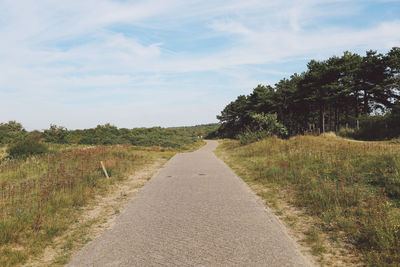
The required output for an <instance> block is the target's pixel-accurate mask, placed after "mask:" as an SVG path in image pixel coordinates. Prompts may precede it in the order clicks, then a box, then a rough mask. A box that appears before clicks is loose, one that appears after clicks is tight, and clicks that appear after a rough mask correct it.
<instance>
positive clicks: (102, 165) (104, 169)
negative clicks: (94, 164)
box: [100, 161, 110, 179]
mask: <svg viewBox="0 0 400 267" xmlns="http://www.w3.org/2000/svg"><path fill="white" fill-rule="evenodd" d="M100 164H101V167H102V168H103V172H104V174H105V175H106V177H107V178H108V179H110V176H108V173H107V169H106V166H104V162H103V161H100Z"/></svg>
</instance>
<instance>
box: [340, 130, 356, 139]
mask: <svg viewBox="0 0 400 267" xmlns="http://www.w3.org/2000/svg"><path fill="white" fill-rule="evenodd" d="M354 133H355V130H354V129H352V128H340V129H339V131H338V132H337V133H336V134H337V135H338V136H341V137H345V138H354Z"/></svg>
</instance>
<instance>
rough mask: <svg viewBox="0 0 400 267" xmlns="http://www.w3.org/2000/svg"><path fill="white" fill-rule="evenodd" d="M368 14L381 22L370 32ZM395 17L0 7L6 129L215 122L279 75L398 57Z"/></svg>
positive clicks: (281, 9) (355, 4)
mask: <svg viewBox="0 0 400 267" xmlns="http://www.w3.org/2000/svg"><path fill="white" fill-rule="evenodd" d="M371 6H374V7H378V10H376V12H375V13H376V14H378V15H379V14H381V16H380V17H378V16H377V15H376V14H375V15H376V16H377V17H375V18H374V21H375V22H374V23H372V24H371V23H363V22H364V21H365V22H367V21H368V22H369V21H370V18H369V17H368V16H369V14H367V9H368V8H369V7H371ZM375 9H376V8H375ZM389 11H391V12H389ZM395 11H398V12H395ZM390 14H391V15H390ZM396 14H400V1H388V0H381V1H380V0H375V1H373V0H368V1H365V0H364V1H361V0H351V1H348V0H346V1H345V0H325V1H317V0H303V1H299V0H287V1H265V0H248V1H242V0H240V1H239V0H230V1H228V0H221V1H217V2H207V1H200V0H191V1H184V0H148V1H112V0H88V1H75V0H71V1H63V2H59V1H58V2H57V1H56V2H55V1H50V0H39V1H33V0H24V1H13V0H3V1H1V2H0V36H1V42H0V58H1V60H0V73H1V75H0V99H1V102H2V104H1V105H0V121H6V120H10V119H17V120H19V121H21V122H22V123H23V124H25V125H27V127H29V128H45V127H48V125H49V124H50V123H59V124H62V125H65V126H67V127H70V128H76V127H91V126H95V125H96V124H97V123H102V122H104V121H105V120H108V121H110V122H112V123H115V124H117V125H118V126H121V127H122V126H123V127H134V126H141V125H145V126H150V125H163V126H167V125H179V124H196V123H205V122H210V121H215V115H216V114H215V113H216V112H218V111H219V110H220V109H221V108H223V106H224V105H225V104H226V103H227V102H229V101H230V100H232V98H234V97H236V95H237V94H239V93H247V92H249V90H250V89H251V87H252V86H256V85H257V84H258V83H265V82H270V83H274V82H276V81H277V79H278V78H277V77H279V75H281V76H287V75H289V74H288V72H287V71H286V70H282V69H279V67H277V68H276V69H275V68H274V65H273V64H277V66H279V65H281V64H286V65H290V64H292V63H291V62H294V61H296V62H298V61H299V60H304V61H306V60H308V59H310V58H322V57H326V56H330V55H332V54H337V53H341V52H342V51H344V50H351V51H355V52H362V51H364V50H366V49H378V50H382V51H385V50H387V49H389V48H390V47H392V46H398V45H399V44H400V35H399V30H398V29H400V16H398V15H396ZM344 22H346V23H344ZM296 71H298V72H300V71H302V69H299V70H296Z"/></svg>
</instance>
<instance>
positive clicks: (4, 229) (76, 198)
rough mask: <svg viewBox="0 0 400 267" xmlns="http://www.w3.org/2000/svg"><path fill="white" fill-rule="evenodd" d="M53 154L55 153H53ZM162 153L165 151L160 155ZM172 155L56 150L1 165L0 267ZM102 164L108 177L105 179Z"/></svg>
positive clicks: (35, 249)
mask: <svg viewBox="0 0 400 267" xmlns="http://www.w3.org/2000/svg"><path fill="white" fill-rule="evenodd" d="M53 149H54V148H53ZM163 151H164V152H163ZM175 152H176V151H172V150H168V149H161V148H159V147H153V148H140V147H133V146H128V145H127V146H96V147H84V148H82V147H81V148H74V149H68V148H66V147H65V146H64V147H61V146H60V147H58V148H57V149H56V151H55V152H53V153H48V154H46V155H42V156H34V157H30V158H28V159H26V160H22V159H12V160H10V159H3V160H2V161H0V266H14V265H19V264H21V263H23V262H25V261H26V259H27V258H28V257H29V256H31V255H35V254H38V253H40V252H41V251H42V250H43V248H44V247H45V246H46V245H47V244H49V242H50V241H51V239H52V238H54V237H55V236H58V235H60V234H62V233H63V232H64V231H65V230H67V229H68V226H69V225H70V224H72V223H73V222H74V221H75V220H76V215H77V214H78V212H79V209H80V207H82V206H84V205H86V204H87V203H88V201H89V200H90V199H91V198H93V197H94V196H95V195H97V194H102V193H105V192H106V191H107V189H108V188H109V186H110V185H112V184H114V183H115V182H118V181H119V180H121V179H124V177H125V175H127V174H128V173H132V172H133V171H134V170H137V169H138V168H140V167H142V166H144V165H145V164H147V163H150V162H153V161H154V160H155V159H157V158H160V157H166V158H169V157H171V156H172V155H173V154H174V153H175ZM100 161H103V162H104V163H105V166H106V168H107V171H108V173H109V175H110V176H111V178H110V179H107V178H105V176H104V174H103V171H102V169H101V166H100Z"/></svg>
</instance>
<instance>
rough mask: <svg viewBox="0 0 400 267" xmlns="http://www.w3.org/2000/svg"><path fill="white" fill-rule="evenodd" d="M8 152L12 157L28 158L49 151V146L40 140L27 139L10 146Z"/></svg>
mask: <svg viewBox="0 0 400 267" xmlns="http://www.w3.org/2000/svg"><path fill="white" fill-rule="evenodd" d="M7 152H8V154H9V157H11V158H27V157H29V156H32V155H38V154H44V153H47V152H48V148H47V146H46V145H44V144H42V143H40V142H38V141H35V140H32V139H25V140H23V141H20V142H17V143H15V144H14V145H12V146H10V147H9V148H8V150H7Z"/></svg>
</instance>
